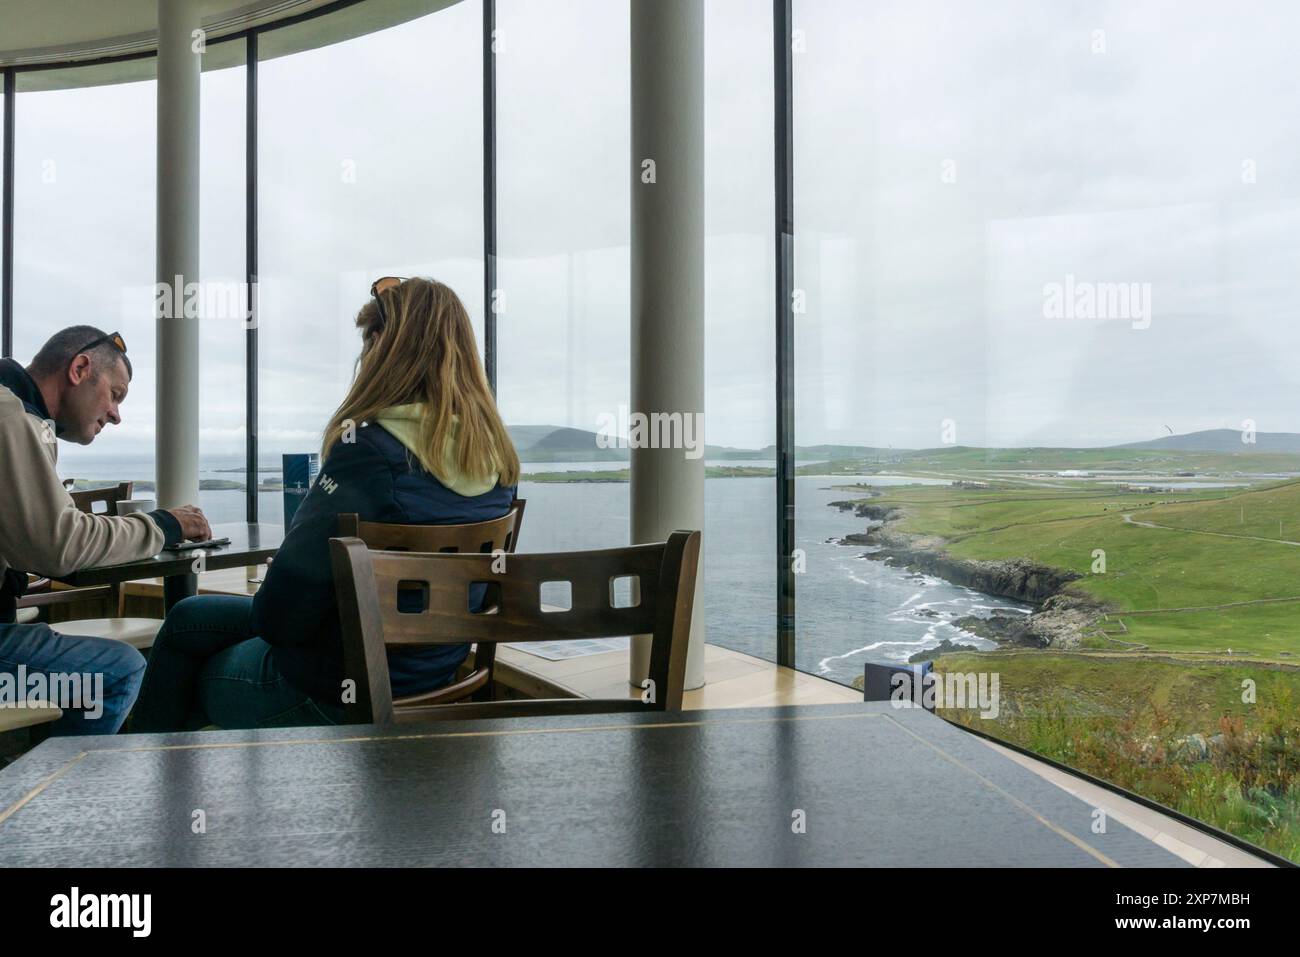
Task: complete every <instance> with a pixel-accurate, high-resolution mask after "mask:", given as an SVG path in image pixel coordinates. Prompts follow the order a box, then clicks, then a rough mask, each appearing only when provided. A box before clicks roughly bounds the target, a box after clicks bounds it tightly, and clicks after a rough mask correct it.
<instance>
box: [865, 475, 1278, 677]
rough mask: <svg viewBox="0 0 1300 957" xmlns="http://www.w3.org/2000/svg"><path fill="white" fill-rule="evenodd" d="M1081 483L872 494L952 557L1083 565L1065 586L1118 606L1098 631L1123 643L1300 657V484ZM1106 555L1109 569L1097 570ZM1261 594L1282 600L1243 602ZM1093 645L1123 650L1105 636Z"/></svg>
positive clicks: (906, 528)
mask: <svg viewBox="0 0 1300 957" xmlns="http://www.w3.org/2000/svg"><path fill="white" fill-rule="evenodd" d="M968 477H971V476H968ZM1080 484H1081V486H1082V487H1080V488H1078V489H1075V490H1068V489H1047V488H1037V489H1028V490H1027V489H1024V488H1020V487H1007V486H997V487H993V488H989V489H968V488H951V487H947V486H928V487H920V486H899V487H892V488H891V487H884V488H881V489H880V490H879V491H880V495H879V496H878V497H875V498H872V499H871V500H870V501H871V502H872V503H874V504H876V505H893V506H896V507H898V508H899V509H900V510H901V517H900V518H899V519H898V520H897V521H896V522H894V523H893V524H892V525H891V528H894V529H897V530H899V531H903V532H908V533H911V534H913V535H919V536H926V537H932V538H937V539H940V540H942V541H941V543H940V547H942V548H943V549H944V550H945V551H946V552H948V553H949V554H951V555H953V556H955V557H958V558H969V559H1017V558H1023V559H1029V560H1031V561H1034V562H1036V563H1039V564H1042V565H1049V566H1052V567H1056V568H1063V569H1069V570H1072V571H1075V572H1078V573H1079V574H1081V575H1082V576H1084V577H1082V578H1081V579H1079V580H1078V581H1076V582H1074V583H1073V584H1072V585H1071V586H1070V587H1071V588H1072V589H1077V590H1078V591H1080V592H1083V593H1086V594H1088V595H1091V596H1093V597H1095V598H1097V599H1099V600H1100V601H1102V602H1104V603H1105V604H1106V605H1108V606H1109V607H1110V608H1111V609H1112V610H1113V614H1112V615H1111V616H1110V617H1109V618H1108V619H1107V620H1105V621H1103V622H1101V625H1100V630H1101V631H1102V632H1104V633H1105V634H1106V635H1110V636H1112V637H1114V638H1117V639H1120V641H1123V642H1131V643H1134V644H1139V645H1147V646H1149V648H1150V649H1152V650H1167V651H1182V652H1188V651H1203V652H1222V651H1224V650H1226V649H1228V648H1231V649H1233V650H1234V651H1249V652H1253V653H1255V654H1260V655H1268V656H1278V657H1285V656H1286V655H1287V653H1288V652H1295V653H1297V654H1300V545H1297V544H1292V542H1291V540H1289V539H1287V538H1286V536H1287V534H1288V532H1287V529H1288V526H1290V527H1291V528H1293V529H1295V531H1294V532H1291V533H1290V534H1294V535H1295V536H1296V540H1300V482H1297V481H1288V482H1269V483H1265V484H1262V485H1260V486H1254V487H1250V488H1243V489H1198V490H1187V491H1179V492H1164V493H1152V492H1149V491H1147V492H1120V491H1114V490H1107V491H1097V490H1096V489H1095V488H1094V487H1090V486H1091V484H1092V483H1080ZM1279 527H1280V531H1281V537H1279ZM1102 555H1104V571H1100V572H1096V571H1094V568H1095V567H1098V568H1099V567H1101V566H1100V563H1099V557H1100V556H1102ZM1264 600H1267V601H1269V602H1275V603H1271V604H1264V605H1251V604H1243V603H1249V602H1259V601H1264ZM1279 600H1282V601H1279ZM1289 600H1294V603H1292V602H1291V601H1289ZM1174 609H1179V610H1178V611H1174ZM1126 612H1143V613H1144V614H1140V615H1126V614H1125V613H1126ZM1148 612H1159V614H1145V613H1148ZM1096 641H1097V644H1098V646H1100V647H1117V648H1118V647H1122V645H1121V644H1120V643H1119V642H1110V641H1108V640H1107V639H1106V638H1105V637H1102V636H1101V634H1100V633H1099V634H1098V636H1097V639H1096Z"/></svg>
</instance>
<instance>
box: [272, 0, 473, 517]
mask: <svg viewBox="0 0 1300 957" xmlns="http://www.w3.org/2000/svg"><path fill="white" fill-rule="evenodd" d="M347 13H348V11H346V10H345V11H343V13H342V14H339V15H340V16H346V15H347ZM328 29H329V21H328V18H325V19H321V18H317V19H314V20H310V21H307V22H305V23H303V24H300V25H297V26H293V27H286V28H283V29H280V30H272V31H269V32H267V33H265V34H263V35H262V36H261V37H260V41H259V49H258V53H259V57H260V59H261V62H260V64H259V67H258V100H259V103H258V105H259V111H258V112H259V117H258V120H259V122H258V177H259V179H258V197H259V223H258V225H259V236H258V259H259V262H258V265H259V275H258V285H259V288H258V292H259V297H260V312H259V315H258V327H259V363H260V366H261V368H260V370H259V376H260V379H259V388H260V393H259V396H258V400H259V401H258V409H259V419H260V421H259V435H258V442H259V454H260V456H261V458H262V465H263V467H264V468H266V469H268V470H269V471H266V472H262V473H260V475H261V478H262V483H263V484H265V483H267V482H271V483H276V482H278V481H279V477H278V475H277V474H276V473H278V471H279V466H280V462H281V459H280V456H281V454H282V453H285V452H313V451H319V449H320V441H321V435H322V432H323V430H324V427H325V423H326V421H327V419H328V418H329V416H330V414H331V413H332V412H333V411H334V409H335V408H336V407H337V406H338V403H339V402H340V401H341V400H342V398H343V395H344V393H345V392H346V389H347V386H348V384H349V382H350V381H351V376H352V370H353V366H354V363H355V361H356V358H357V355H358V353H359V351H360V343H361V340H360V337H359V336H358V334H357V331H356V327H355V326H354V324H353V321H354V319H355V318H356V314H357V311H358V310H359V309H360V308H361V306H362V305H364V304H365V302H366V300H367V299H368V297H369V294H370V285H371V283H372V282H373V281H374V280H375V279H378V278H379V277H381V276H389V275H392V276H429V277H432V278H435V279H438V280H440V281H442V282H445V283H447V284H448V285H449V286H451V287H452V288H453V289H454V290H455V291H456V293H457V294H458V295H459V296H460V298H461V300H462V301H463V302H464V303H465V306H466V308H467V309H468V310H469V313H470V315H471V317H472V318H473V320H474V323H475V327H476V330H477V332H478V335H479V341H480V348H481V346H482V321H483V292H482V290H483V209H482V196H483V176H482V166H483V163H482V83H481V78H482V60H481V56H480V47H481V43H480V38H481V36H482V9H481V7H480V4H479V3H478V2H477V0H466V2H462V3H458V4H455V5H453V6H450V7H448V8H446V9H444V10H440V11H438V12H436V13H431V14H428V15H427V16H423V17H420V18H418V19H414V20H411V21H409V22H406V23H403V24H400V25H398V26H394V27H391V28H389V29H386V30H380V31H378V32H375V33H369V34H365V35H363V36H359V37H356V38H355V39H350V40H346V41H343V42H340V43H335V44H332V45H330V46H325V47H320V48H317V49H309V50H305V51H302V52H287V51H292V50H297V48H298V45H299V44H301V43H303V42H304V38H309V37H310V36H312V35H315V34H318V33H319V32H320V31H322V30H328ZM279 499H280V496H279V495H278V494H276V493H274V492H271V493H269V494H265V495H262V496H261V497H260V505H259V515H260V517H261V518H262V519H264V520H274V519H275V518H276V517H277V516H279V515H281V514H282V511H283V510H282V506H281V503H280V501H279Z"/></svg>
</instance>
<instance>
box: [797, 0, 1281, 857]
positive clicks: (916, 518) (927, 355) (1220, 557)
mask: <svg viewBox="0 0 1300 957" xmlns="http://www.w3.org/2000/svg"><path fill="white" fill-rule="evenodd" d="M1217 9H1218V8H1217V7H1215V6H1214V5H1212V4H1208V3H1195V4H1190V5H1179V7H1178V10H1177V12H1176V14H1175V12H1174V11H1173V10H1172V9H1169V8H1165V7H1161V8H1159V9H1157V8H1156V7H1154V6H1153V5H1146V4H1127V3H1109V2H1092V3H1083V4H1074V5H1072V6H1069V7H1063V6H1060V5H1041V4H1027V3H1013V2H1005V3H994V4H980V5H971V4H965V3H958V2H931V3H920V4H918V3H914V2H910V0H909V2H880V3H872V4H858V3H850V2H843V3H835V2H827V0H817V2H811V0H797V2H796V4H795V19H794V26H795V28H796V30H797V33H796V48H795V50H796V52H795V53H794V69H795V87H794V89H795V94H794V95H795V106H794V118H795V166H794V170H795V201H796V209H795V220H796V230H797V235H798V240H797V250H796V260H795V266H796V286H797V287H798V288H799V289H800V290H802V291H803V292H804V294H805V295H806V297H807V311H806V314H804V315H800V316H797V317H796V319H797V322H796V337H797V341H796V362H797V373H798V375H797V403H796V409H797V416H798V419H797V428H798V436H799V437H798V443H799V446H800V456H801V465H800V472H801V478H800V479H799V480H798V481H799V513H798V519H799V527H798V534H799V539H800V545H801V546H802V547H804V548H806V549H807V550H808V572H807V574H806V575H804V576H803V577H802V579H801V580H800V582H799V617H798V627H799V639H798V640H799V665H800V667H801V668H805V669H807V670H809V671H812V672H814V673H817V674H822V675H825V676H827V677H830V678H833V679H835V680H839V681H844V682H849V681H853V680H855V679H857V678H858V676H860V675H861V673H862V667H863V663H864V662H866V661H869V660H877V661H891V662H900V661H907V660H909V659H912V658H913V657H914V656H917V655H931V656H932V655H934V654H936V653H938V652H942V655H941V657H939V658H938V659H937V660H938V664H937V668H938V670H939V671H941V672H944V673H947V674H951V675H966V674H969V675H974V676H977V678H978V680H981V681H983V682H984V683H985V685H984V686H985V688H986V689H987V691H988V693H990V694H991V692H992V687H993V685H992V681H993V679H994V678H995V677H996V678H997V679H998V682H999V685H998V687H999V689H1000V691H999V694H1000V704H998V705H995V707H994V708H992V709H988V708H985V709H978V708H977V709H964V710H962V709H951V708H950V709H949V710H948V711H946V712H945V713H946V714H948V716H950V717H953V718H955V719H957V720H962V721H966V722H969V723H971V724H972V725H974V726H977V727H979V728H981V729H982V730H985V731H989V732H992V733H994V734H997V735H1001V736H1003V737H1005V738H1006V739H1008V740H1011V741H1013V742H1016V743H1018V744H1021V745H1024V746H1027V747H1030V748H1034V749H1037V750H1039V751H1041V752H1043V753H1044V754H1046V755H1048V756H1050V757H1053V758H1056V759H1059V760H1063V761H1066V762H1068V763H1070V764H1072V765H1075V766H1077V767H1080V768H1081V769H1083V770H1085V771H1090V772H1092V773H1095V774H1100V775H1103V776H1105V777H1107V778H1108V779H1110V780H1112V781H1114V782H1116V783H1118V784H1121V785H1123V786H1125V787H1130V788H1133V789H1134V790H1136V791H1138V792H1140V793H1143V794H1146V795H1147V796H1149V797H1153V798H1155V799H1157V800H1160V801H1163V802H1165V803H1167V804H1170V805H1171V806H1173V807H1175V808H1178V809H1180V810H1183V811H1185V812H1187V813H1190V814H1193V815H1195V816H1197V817H1200V818H1203V819H1205V820H1208V821H1210V822H1211V823H1214V824H1217V825H1219V826H1222V827H1225V828H1227V829H1229V830H1233V831H1236V832H1237V833H1239V834H1242V835H1243V836H1245V837H1248V838H1249V839H1251V840H1253V841H1256V842H1258V843H1260V844H1263V845H1265V846H1269V847H1272V848H1275V849H1278V850H1281V851H1283V852H1284V853H1291V854H1293V855H1294V854H1295V853H1296V848H1297V846H1298V845H1297V843H1296V827H1297V825H1298V824H1300V804H1297V800H1296V794H1297V780H1296V778H1295V767H1296V753H1295V744H1294V741H1295V730H1296V723H1295V721H1296V719H1295V711H1294V709H1293V708H1292V707H1290V705H1289V702H1291V701H1294V700H1295V695H1296V694H1297V693H1300V679H1297V677H1296V674H1295V672H1293V671H1291V670H1277V669H1276V668H1275V667H1274V664H1281V663H1283V662H1285V661H1287V659H1288V658H1289V656H1290V655H1291V654H1292V653H1293V650H1292V644H1293V635H1294V631H1295V628H1294V625H1295V623H1296V621H1297V620H1300V619H1297V617H1296V614H1297V609H1298V608H1300V606H1297V605H1296V604H1295V601H1296V597H1295V594H1294V592H1295V589H1294V587H1293V585H1292V583H1293V582H1294V581H1295V579H1296V575H1297V573H1300V565H1297V563H1300V552H1297V550H1296V549H1295V548H1294V547H1293V546H1292V545H1290V544H1288V543H1289V542H1290V541H1291V540H1293V539H1295V538H1296V535H1295V534H1294V531H1293V528H1292V526H1293V524H1294V523H1293V521H1292V516H1293V515H1294V513H1295V511H1296V506H1297V505H1300V484H1296V483H1295V481H1294V480H1293V479H1292V478H1291V477H1290V476H1293V475H1294V474H1296V472H1297V471H1300V458H1297V451H1298V450H1300V444H1297V442H1296V441H1295V436H1294V433H1295V432H1297V431H1300V419H1297V417H1296V413H1295V410H1294V407H1293V406H1294V403H1293V402H1292V401H1291V396H1292V395H1294V393H1295V391H1296V385H1297V382H1296V380H1297V377H1298V376H1300V373H1297V372H1296V370H1295V366H1294V363H1288V362H1287V361H1285V357H1286V356H1287V355H1288V354H1290V353H1293V352H1294V351H1295V348H1296V346H1297V345H1300V342H1297V339H1300V331H1298V330H1300V326H1298V325H1297V323H1296V321H1295V318H1296V316H1295V313H1296V308H1297V307H1296V303H1297V302H1298V301H1300V273H1297V271H1296V270H1295V269H1293V268H1290V267H1289V266H1286V265H1284V264H1285V263H1292V262H1294V261H1296V259H1297V253H1300V168H1297V167H1296V165H1295V163H1294V157H1295V156H1296V155H1297V146H1300V131H1298V130H1297V128H1296V125H1295V124H1294V123H1290V122H1287V121H1286V118H1287V117H1289V116H1291V115H1293V114H1294V112H1295V108H1296V107H1297V105H1300V79H1298V78H1297V75H1296V72H1295V70H1294V65H1293V63H1292V60H1293V55H1292V51H1291V48H1290V47H1291V44H1290V43H1289V42H1288V40H1287V37H1288V36H1289V35H1290V34H1291V33H1293V32H1294V27H1295V26H1297V18H1298V14H1297V11H1296V10H1295V9H1294V8H1293V7H1292V5H1290V4H1286V3H1265V4H1261V5H1259V7H1258V8H1257V9H1258V10H1259V12H1260V14H1261V15H1259V16H1250V17H1239V18H1229V19H1224V18H1223V17H1221V16H1215V15H1214V13H1215V11H1216V10H1217ZM1288 27H1290V28H1291V29H1288ZM818 446H825V448H817V447H818ZM818 459H821V460H824V464H821V465H813V464H812V463H813V462H814V461H815V460H818ZM949 703H950V704H951V701H949ZM990 710H991V711H995V712H996V715H997V716H996V717H993V716H992V715H990V716H988V717H980V716H979V715H980V713H981V711H990Z"/></svg>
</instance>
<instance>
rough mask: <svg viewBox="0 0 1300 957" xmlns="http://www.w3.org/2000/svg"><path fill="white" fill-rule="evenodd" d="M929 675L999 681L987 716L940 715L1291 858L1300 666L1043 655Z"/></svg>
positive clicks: (975, 657)
mask: <svg viewBox="0 0 1300 957" xmlns="http://www.w3.org/2000/svg"><path fill="white" fill-rule="evenodd" d="M938 670H939V671H941V672H963V673H967V672H980V671H988V672H997V673H998V675H999V694H1000V698H1001V713H1000V715H999V716H998V718H996V719H982V718H979V717H978V716H976V715H975V714H974V713H972V712H969V711H963V712H956V711H941V712H940V713H941V714H943V716H944V717H946V718H948V719H950V720H954V721H958V722H960V723H963V724H967V725H970V726H971V727H974V728H976V729H978V730H980V731H983V732H985V733H986V734H992V735H993V736H995V737H998V738H1001V739H1003V740H1005V741H1008V742H1010V743H1012V744H1016V745H1019V746H1020V747H1024V748H1029V749H1031V750H1033V751H1035V752H1037V753H1039V754H1042V755H1043V756H1045V757H1048V758H1051V759H1052V760H1055V761H1059V762H1061V763H1063V764H1067V765H1069V766H1071V767H1074V768H1078V769H1079V770H1081V771H1084V772H1087V773H1088V774H1092V775H1095V776H1096V777H1099V778H1102V779H1104V780H1107V781H1109V782H1111V783H1112V784H1116V785H1119V786H1120V787H1122V788H1126V789H1128V790H1130V791H1133V792H1135V793H1137V794H1141V795H1143V796H1144V797H1148V798H1151V799H1152V800H1155V801H1159V802H1160V803H1162V804H1164V805H1166V806H1168V807H1171V808H1174V809H1175V810H1177V811H1181V812H1182V813H1184V814H1188V815H1190V816H1192V817H1195V818H1197V819H1199V820H1202V821H1205V822H1207V823H1209V824H1212V825H1214V826H1215V827H1219V828H1222V829H1223V830H1226V831H1229V832H1230V833H1233V834H1236V835H1237V836H1239V837H1242V838H1245V839H1246V840H1248V841H1251V842H1252V843H1254V844H1257V845H1259V846H1260V847H1264V848H1267V849H1268V850H1271V851H1273V852H1274V853H1277V854H1281V855H1282V856H1284V857H1288V858H1290V859H1291V860H1294V861H1300V751H1298V749H1297V741H1300V711H1298V710H1297V707H1296V705H1297V704H1300V671H1294V670H1285V671H1282V670H1269V669H1265V668H1261V667H1258V666H1250V665H1243V666H1231V667H1223V666H1215V665H1195V664H1191V665H1189V664H1185V663H1176V664H1171V663H1165V662H1160V661H1153V660H1150V659H1140V658H1139V659H1134V658H1127V659H1114V658H1088V657H1084V656H1079V655H1057V654H1051V653H1046V652H1016V653H1008V652H995V653H992V654H974V653H973V654H957V655H945V656H943V657H942V658H941V659H939V663H938ZM1244 681H1250V682H1253V683H1254V691H1255V701H1254V702H1253V703H1249V702H1243V701H1242V683H1243V682H1244ZM1193 735H1200V737H1201V739H1203V741H1204V745H1205V746H1204V747H1201V746H1200V745H1201V741H1199V740H1197V739H1194V738H1192V736H1193Z"/></svg>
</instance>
